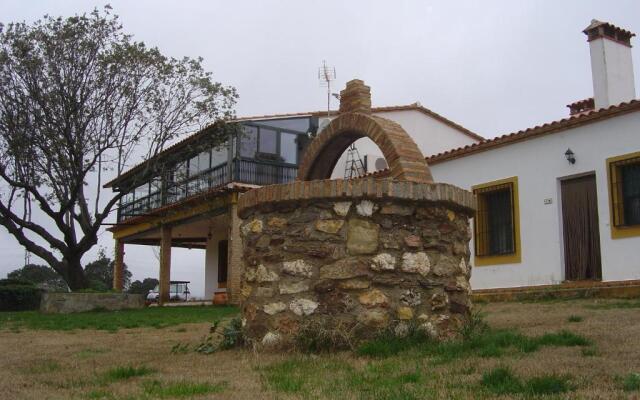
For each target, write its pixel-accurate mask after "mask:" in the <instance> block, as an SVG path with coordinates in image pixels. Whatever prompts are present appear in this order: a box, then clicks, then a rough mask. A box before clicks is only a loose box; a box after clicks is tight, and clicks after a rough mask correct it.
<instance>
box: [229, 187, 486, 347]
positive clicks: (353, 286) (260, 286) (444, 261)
mask: <svg viewBox="0 0 640 400" xmlns="http://www.w3.org/2000/svg"><path fill="white" fill-rule="evenodd" d="M238 208H239V214H240V216H241V217H242V218H244V222H243V224H242V226H241V233H242V236H243V251H244V252H243V255H244V257H243V259H244V268H245V271H244V274H243V276H242V287H241V295H242V300H243V301H242V313H243V317H244V318H245V334H246V336H247V338H248V339H249V340H250V341H253V342H254V343H262V344H264V345H273V344H276V343H278V344H286V343H288V342H291V341H293V340H295V337H296V335H298V333H299V331H300V329H305V328H306V327H309V326H318V327H322V328H323V329H333V328H338V327H339V328H340V329H342V330H344V331H347V330H348V331H350V332H353V334H354V335H355V336H356V337H355V338H354V339H365V338H369V337H372V336H375V335H376V334H378V333H380V331H383V330H393V331H394V332H395V333H396V334H398V335H402V334H404V333H405V332H407V331H408V329H409V328H410V326H411V325H412V324H413V325H414V326H416V327H419V328H420V329H424V330H425V331H426V332H427V333H428V334H429V335H431V336H433V337H434V338H445V337H449V336H452V335H454V334H455V333H456V332H457V331H458V329H459V328H460V327H461V326H462V325H463V324H464V323H465V322H466V321H467V320H468V317H469V313H470V308H471V302H470V287H469V277H470V273H471V271H470V268H469V247H468V242H469V239H470V231H469V222H468V218H469V216H470V215H471V213H472V212H473V208H474V198H473V195H472V194H471V193H469V192H467V191H464V190H462V189H459V188H456V187H454V186H451V185H447V184H426V183H425V184H423V183H410V182H398V181H391V180H373V179H367V180H359V181H312V182H294V183H290V184H286V185H274V186H268V187H264V188H260V189H256V190H253V191H251V192H248V193H246V194H245V195H243V196H241V198H240V201H239V204H238Z"/></svg>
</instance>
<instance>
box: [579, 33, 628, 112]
mask: <svg viewBox="0 0 640 400" xmlns="http://www.w3.org/2000/svg"><path fill="white" fill-rule="evenodd" d="M589 53H590V55H591V74H592V78H593V93H594V100H595V107H596V110H597V109H600V108H606V107H609V106H610V105H614V104H620V103H622V102H626V101H629V100H632V99H635V97H636V93H635V83H634V77H633V61H632V58H631V47H629V46H625V45H623V44H621V43H618V42H614V41H613V40H609V39H604V38H600V39H596V40H592V41H591V42H589Z"/></svg>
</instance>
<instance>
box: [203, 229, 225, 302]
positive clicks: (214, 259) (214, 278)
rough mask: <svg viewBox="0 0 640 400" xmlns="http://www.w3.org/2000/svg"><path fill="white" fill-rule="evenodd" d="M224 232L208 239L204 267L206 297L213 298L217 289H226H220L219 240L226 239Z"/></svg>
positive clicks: (216, 233)
mask: <svg viewBox="0 0 640 400" xmlns="http://www.w3.org/2000/svg"><path fill="white" fill-rule="evenodd" d="M226 239H227V235H226V234H225V233H224V232H215V233H214V234H213V235H212V236H211V238H210V239H209V240H208V241H207V250H206V256H205V268H204V298H205V300H211V299H212V298H213V294H214V293H215V292H217V291H221V292H224V291H225V290H226V289H218V242H219V241H221V240H226Z"/></svg>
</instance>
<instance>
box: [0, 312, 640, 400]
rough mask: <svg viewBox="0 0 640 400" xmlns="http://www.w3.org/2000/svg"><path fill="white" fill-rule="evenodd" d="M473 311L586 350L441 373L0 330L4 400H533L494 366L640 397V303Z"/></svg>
mask: <svg viewBox="0 0 640 400" xmlns="http://www.w3.org/2000/svg"><path fill="white" fill-rule="evenodd" d="M477 307H478V308H479V309H481V310H482V311H483V312H485V313H486V321H487V322H488V323H489V325H490V326H491V327H492V328H496V329H501V328H514V329H517V330H518V331H519V332H521V333H523V334H526V335H532V336H534V335H541V334H544V333H548V332H558V331H560V330H568V331H571V332H574V333H576V334H579V335H581V336H584V337H586V338H587V339H589V340H591V341H592V342H593V345H592V346H588V347H542V348H540V349H539V350H538V351H535V352H531V353H513V354H512V353H506V354H502V355H495V356H488V357H486V356H485V357H480V356H474V357H467V358H461V359H456V360H454V361H451V362H447V363H436V362H433V360H429V359H428V358H421V357H416V356H415V355H411V354H401V355H397V356H393V357H390V358H385V359H370V358H366V357H357V356H355V355H352V354H350V353H342V354H338V355H321V356H303V355H299V354H285V355H279V354H257V353H254V352H252V351H250V350H231V351H224V352H220V353H216V354H211V355H203V354H199V353H194V352H192V351H188V352H178V353H176V352H172V348H174V346H175V345H176V344H188V345H190V346H193V345H195V344H196V343H198V342H199V341H200V339H201V338H202V337H204V336H205V335H206V334H207V332H208V329H209V324H203V323H198V324H183V325H179V326H172V327H166V328H161V329H156V328H140V329H122V330H119V331H117V332H115V333H109V332H104V331H94V330H75V331H70V332H60V331H38V330H20V331H12V330H3V331H0V354H1V355H2V356H1V357H0V398H2V399H155V398H203V399H204V398H215V399H298V398H299V399H303V398H305V399H306V398H320V399H324V398H340V399H342V398H353V399H381V398H382V399H414V398H438V399H449V398H460V399H475V398H496V397H497V398H514V397H517V398H528V397H532V395H530V394H518V395H513V394H511V395H509V394H507V395H504V394H503V395H501V396H498V395H496V394H495V393H492V392H490V391H487V390H485V389H484V388H483V387H482V386H481V385H480V381H481V380H482V375H483V373H484V372H486V371H489V370H491V369H492V368H495V367H498V366H505V367H508V368H510V369H511V370H512V371H513V372H514V373H515V374H517V375H518V376H520V377H522V378H523V379H524V378H527V377H534V376H539V375H542V374H558V375H562V376H568V377H569V379H570V383H571V390H570V391H567V392H565V393H562V394H560V395H555V396H556V397H549V398H563V399H564V398H574V399H605V398H606V399H609V398H614V399H615V398H621V399H627V398H640V391H635V390H627V391H625V390H623V387H624V382H623V381H624V377H625V376H628V375H629V374H631V373H640V303H639V302H638V301H637V300H632V301H622V300H573V301H559V302H540V303H497V304H486V305H479V306H477ZM570 317H571V318H570ZM570 320H572V321H574V322H571V321H570ZM128 366H133V367H141V366H144V367H148V368H147V369H148V371H146V372H144V373H141V374H140V376H132V377H128V376H126V374H125V376H123V377H118V376H116V377H113V376H111V377H110V378H109V377H108V376H109V374H108V371H110V370H113V369H114V368H118V367H128ZM344 366H347V367H348V369H345V368H344ZM287 368H289V369H287ZM405 370H406V371H410V372H411V373H410V374H409V375H402V376H401V379H400V378H399V380H398V382H395V381H393V379H391V378H389V379H387V378H388V377H390V376H395V375H393V373H395V372H394V371H405ZM300 371H303V373H308V374H309V375H310V376H309V379H297V380H289V379H288V378H289V376H288V374H290V375H292V376H293V374H296V373H298V374H299V373H300ZM385 371H387V372H385ZM278 374H280V375H278ZM398 376H400V375H398ZM154 382H155V383H156V384H157V385H169V384H171V383H172V382H174V383H175V382H178V383H187V384H194V385H195V384H199V383H209V384H213V385H217V386H215V387H210V388H209V389H210V390H207V389H206V388H204V389H202V388H201V389H202V390H198V389H197V388H196V389H194V388H191V389H189V387H187V388H184V387H183V388H182V389H180V388H178V389H176V388H174V389H175V390H168V389H167V390H165V391H153V390H150V389H148V388H149V385H151V384H152V383H154ZM398 385H399V386H398ZM187 386H188V385H187ZM215 388H217V389H215ZM198 393H200V394H199V395H198Z"/></svg>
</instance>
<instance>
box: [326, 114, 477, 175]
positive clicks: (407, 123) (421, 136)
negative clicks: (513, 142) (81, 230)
mask: <svg viewBox="0 0 640 400" xmlns="http://www.w3.org/2000/svg"><path fill="white" fill-rule="evenodd" d="M374 115H377V116H380V117H382V118H387V119H390V120H392V121H395V122H397V123H399V124H400V125H401V126H402V127H403V128H404V130H405V131H407V133H408V134H409V135H410V136H411V137H412V138H413V140H414V141H415V142H416V144H417V145H418V148H420V150H421V151H422V153H423V154H424V155H425V157H428V156H431V155H434V154H438V153H441V152H443V151H445V150H449V149H452V148H456V147H461V146H465V145H468V144H472V143H476V142H477V141H476V140H475V139H473V138H472V137H470V136H468V135H466V134H464V133H462V132H460V131H459V130H457V129H455V128H453V127H451V126H449V125H447V124H445V123H443V122H441V121H439V120H437V119H435V118H432V117H430V116H428V115H426V114H424V113H422V112H420V111H417V110H401V111H389V112H379V113H375V114H374ZM356 147H357V149H358V152H359V153H360V157H361V158H362V160H363V162H364V156H365V155H366V154H371V155H377V156H382V152H381V151H380V149H379V148H378V146H377V145H376V144H375V143H374V142H373V141H371V140H370V139H368V138H362V139H360V140H358V141H356ZM346 159H347V155H346V153H345V154H343V155H342V156H341V157H340V160H339V161H338V163H337V164H336V167H335V169H334V173H333V175H332V177H333V178H342V177H343V175H344V166H345V163H346ZM368 172H372V169H371V168H369V171H368Z"/></svg>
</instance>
